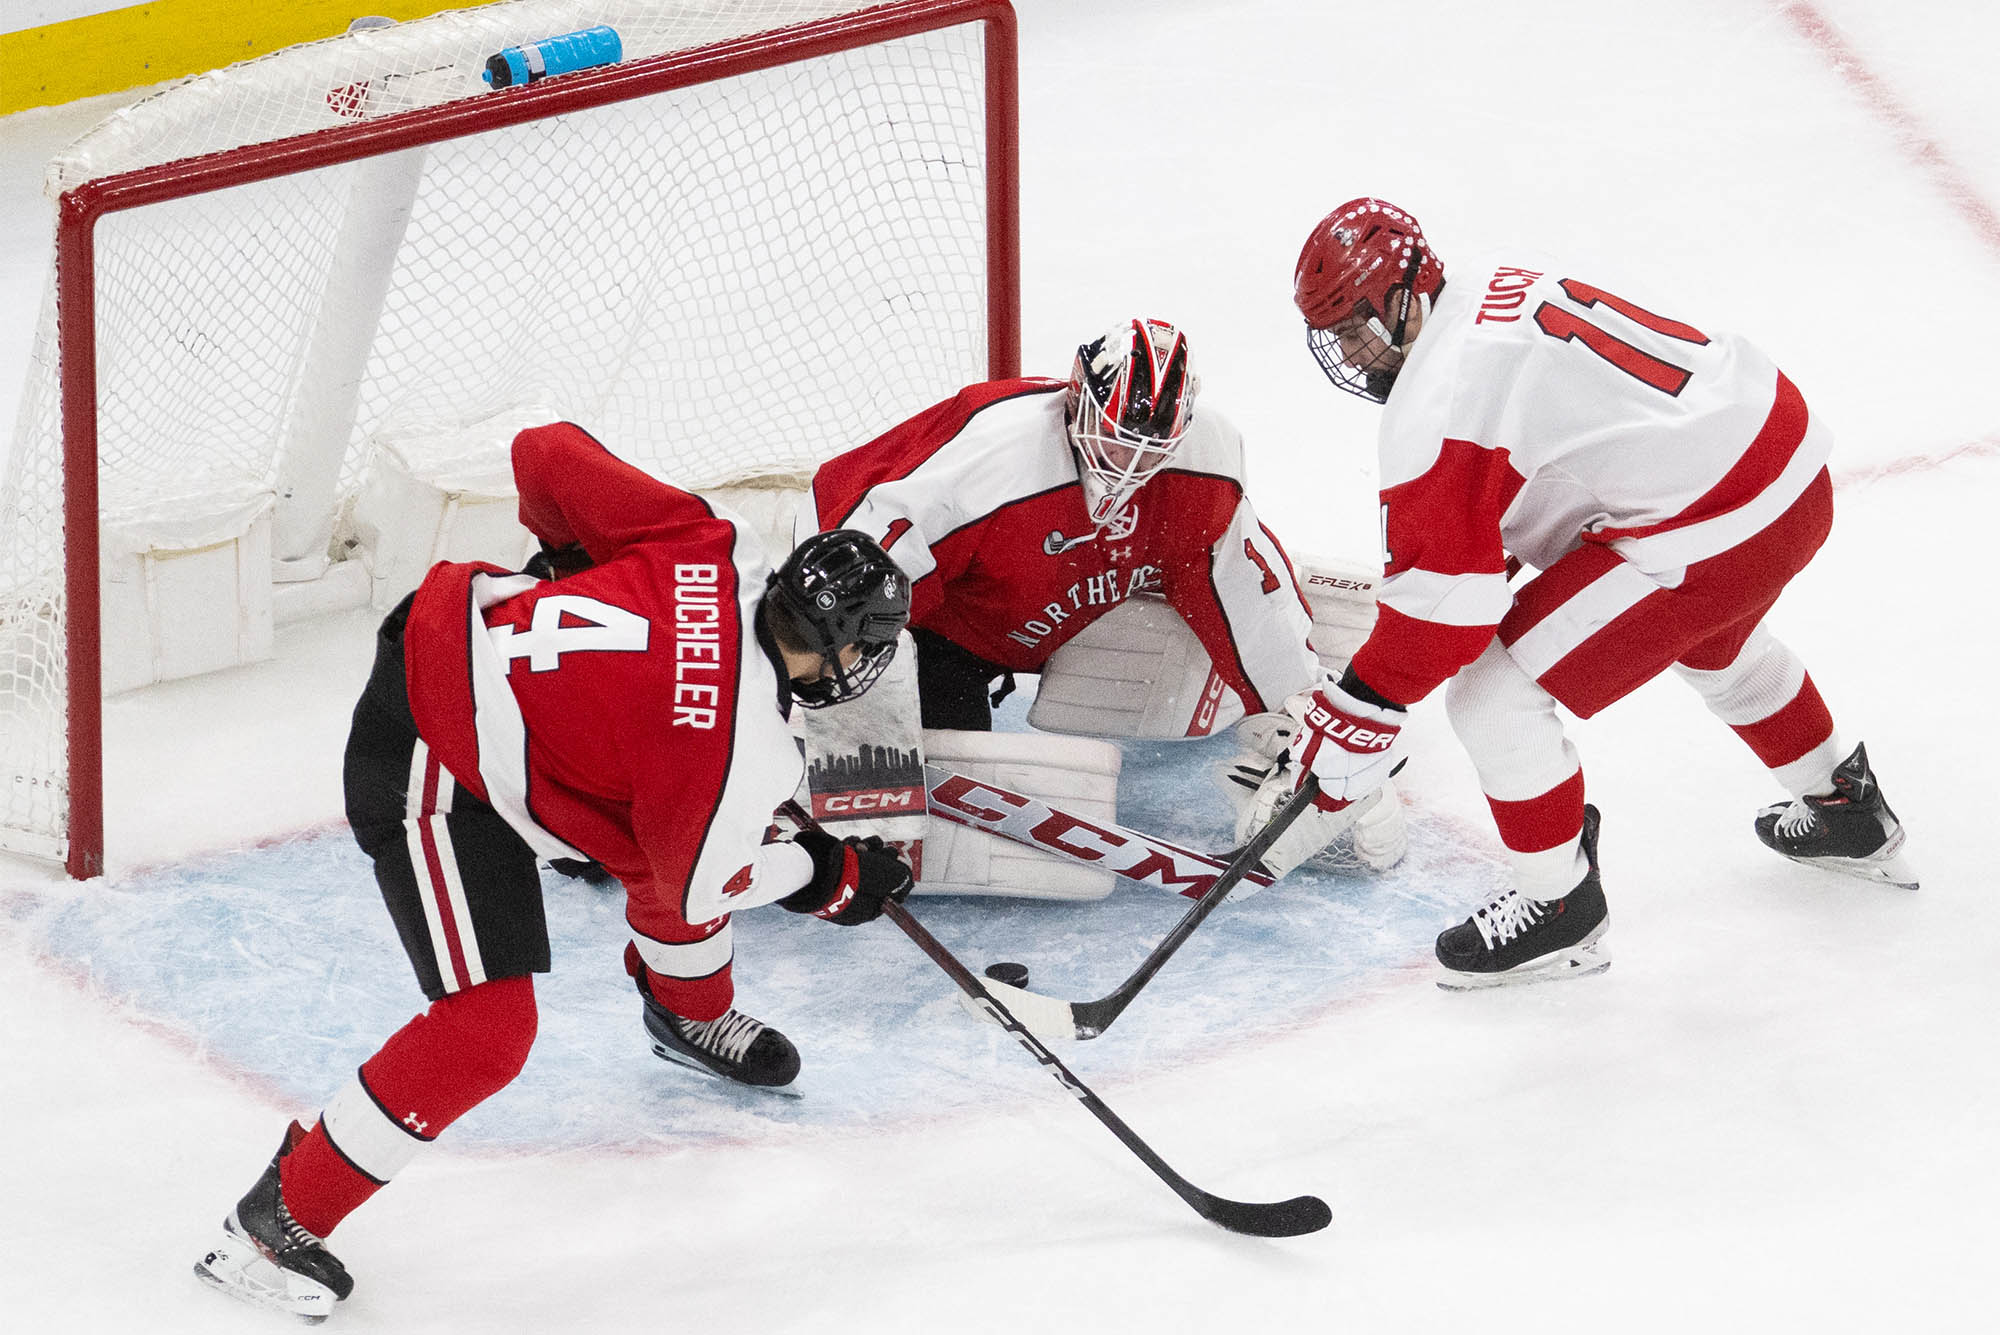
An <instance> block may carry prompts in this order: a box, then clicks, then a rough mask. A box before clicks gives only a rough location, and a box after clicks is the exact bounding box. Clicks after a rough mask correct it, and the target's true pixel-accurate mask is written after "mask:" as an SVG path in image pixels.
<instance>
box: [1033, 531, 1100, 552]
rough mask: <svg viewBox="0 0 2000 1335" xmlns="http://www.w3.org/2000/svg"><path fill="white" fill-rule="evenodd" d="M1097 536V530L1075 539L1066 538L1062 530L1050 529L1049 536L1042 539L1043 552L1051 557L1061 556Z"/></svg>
mask: <svg viewBox="0 0 2000 1335" xmlns="http://www.w3.org/2000/svg"><path fill="white" fill-rule="evenodd" d="M1096 536H1097V530H1096V529H1092V530H1091V531H1090V532H1088V533H1085V534H1082V535H1080V536H1078V537H1074V538H1065V537H1064V536H1063V535H1062V530H1060V529H1050V530H1049V536H1048V537H1046V538H1043V539H1042V551H1043V552H1045V553H1046V554H1048V555H1050V556H1061V555H1062V554H1063V553H1064V552H1066V551H1068V550H1069V549H1070V548H1072V547H1081V546H1083V544H1084V543H1086V542H1089V541H1090V540H1091V539H1092V538H1094V537H1096Z"/></svg>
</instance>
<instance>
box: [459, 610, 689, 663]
mask: <svg viewBox="0 0 2000 1335" xmlns="http://www.w3.org/2000/svg"><path fill="white" fill-rule="evenodd" d="M651 630H652V625H651V623H650V622H648V621H647V620H646V618H644V617H642V616H640V615H639V614H638V613H636V612H628V611H626V610H625V609H624V608H622V607H613V606H612V605H611V604H610V603H605V602H599V601H598V600H597V599H595V598H585V597H583V596H582V595H581V594H574V593H552V594H550V595H549V596H548V597H546V598H544V599H542V600H541V601H540V602H538V603H536V604H535V614H534V617H533V618H532V619H531V620H530V621H529V622H528V628H527V629H526V630H522V629H520V628H519V627H518V626H493V627H491V628H489V629H488V631H487V632H486V633H487V634H489V635H491V636H492V637H493V646H494V648H496V649H498V650H499V651H500V656H501V657H503V658H507V659H515V658H525V659H527V660H528V671H530V672H553V671H555V670H556V669H557V668H559V667H561V666H562V656H563V655H564V654H567V653H606V652H609V653H628V654H633V653H636V654H642V653H644V652H646V640H647V635H648V633H649V632H650V631H651ZM507 666H508V669H509V670H510V671H511V670H512V669H513V664H512V663H511V662H510V663H508V665H507Z"/></svg>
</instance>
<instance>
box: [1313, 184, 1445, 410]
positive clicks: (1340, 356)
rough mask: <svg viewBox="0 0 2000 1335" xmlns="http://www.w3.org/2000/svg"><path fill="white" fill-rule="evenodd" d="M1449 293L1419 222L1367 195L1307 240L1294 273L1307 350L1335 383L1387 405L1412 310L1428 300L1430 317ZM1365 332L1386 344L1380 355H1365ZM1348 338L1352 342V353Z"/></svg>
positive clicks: (1378, 351)
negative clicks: (1436, 301)
mask: <svg viewBox="0 0 2000 1335" xmlns="http://www.w3.org/2000/svg"><path fill="white" fill-rule="evenodd" d="M1443 287H1444V265H1442V264H1441V263H1439V261H1438V258H1437V253H1436V252H1435V251H1433V250H1432V249H1431V245H1430V242H1429V241H1428V240H1426V239H1425V237H1424V229H1423V228H1422V227H1420V226H1419V225H1418V224H1417V220H1416V219H1415V218H1414V217H1412V216H1411V215H1410V214H1409V213H1407V212H1405V211H1404V210H1402V209H1399V208H1397V207H1396V206H1395V205H1394V204H1390V203H1387V202H1385V201H1383V200H1379V199H1370V198H1366V197H1363V198H1361V199H1350V200H1348V201H1347V202H1346V203H1345V204H1342V205H1341V206H1340V207H1339V208H1337V209H1335V210H1334V211H1333V212H1332V213H1329V214H1327V215H1326V217H1324V218H1322V219H1320V220H1319V223H1318V225H1317V226H1315V227H1314V228H1313V230H1312V235H1310V236H1308V237H1307V238H1306V244H1305V249H1304V250H1302V251H1300V252H1299V265H1298V269H1297V270H1296V271H1295V272H1294V273H1293V275H1292V300H1293V301H1294V302H1296V303H1297V304H1298V308H1299V314H1301V315H1303V316H1305V318H1306V345H1307V346H1308V347H1309V348H1310V349H1311V350H1312V354H1313V359H1314V360H1315V361H1317V362H1318V363H1319V365H1320V369H1321V370H1323V371H1325V372H1326V375H1327V378H1328V379H1329V380H1331V381H1333V383H1334V384H1336V385H1338V386H1340V387H1341V388H1342V389H1345V390H1349V391H1351V392H1353V393H1356V394H1360V395H1362V396H1363V397H1364V398H1371V399H1375V400H1377V401H1378V402H1379V401H1381V400H1383V399H1386V398H1388V397H1389V387H1390V386H1391V385H1392V384H1394V383H1395V378H1396V371H1397V370H1398V369H1400V367H1401V365H1402V357H1403V352H1404V346H1405V335H1406V333H1407V331H1408V329H1409V317H1410V310H1411V307H1412V305H1414V304H1415V303H1417V302H1421V303H1422V308H1421V310H1422V315H1428V314H1429V313H1430V303H1431V301H1432V299H1433V298H1435V297H1436V296H1437V294H1438V292H1439V291H1440V290H1441V289H1442V288H1443ZM1398 292H1401V293H1403V294H1404V297H1403V298H1402V299H1400V300H1399V299H1397V297H1396V294H1397V293H1398ZM1422 315H1420V316H1419V317H1418V318H1419V321H1421V319H1422ZM1391 321H1393V322H1394V323H1393V325H1392V324H1390V322H1391ZM1364 329H1365V330H1368V331H1371V332H1372V333H1373V334H1374V335H1375V337H1376V339H1377V340H1379V343H1380V347H1378V348H1377V349H1376V350H1375V355H1373V356H1368V357H1364V356H1360V355H1357V342H1356V341H1355V340H1354V338H1353V336H1354V335H1355V334H1356V333H1357V332H1359V331H1361V330H1364ZM1343 333H1345V334H1348V335H1349V336H1350V341H1349V346H1348V347H1347V348H1345V349H1343V348H1342V346H1341V344H1342V339H1341V337H1340V335H1341V334H1343ZM1360 342H1366V340H1365V339H1363V340H1360Z"/></svg>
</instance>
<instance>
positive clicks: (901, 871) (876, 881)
mask: <svg viewBox="0 0 2000 1335" xmlns="http://www.w3.org/2000/svg"><path fill="white" fill-rule="evenodd" d="M792 842H794V843H796V844H797V845H798V846H799V847H800V848H803V849H804V850H805V851H806V852H807V853H809V854H811V855H812V860H813V878H812V881H811V883H810V884H808V885H807V886H806V887H805V889H803V890H796V891H794V892H792V893H791V894H789V895H786V896H785V897H784V898H783V899H781V900H779V901H778V903H779V904H780V905H782V906H783V907H785V908H788V909H790V910H791V911H792V912H794V913H810V914H812V915H813V916H814V917H815V918H825V919H826V920H827V921H828V922H832V923H838V924H839V925H840V926H842V927H854V926H858V925H859V924H861V923H864V922H873V921H875V919H877V918H879V917H881V916H882V905H883V903H884V902H885V901H887V900H891V899H893V900H895V901H896V902H897V903H898V904H900V903H902V902H903V900H905V899H906V898H908V897H909V893H910V887H911V885H912V884H913V882H912V880H911V878H910V868H909V866H908V865H907V864H906V863H905V862H904V861H903V860H902V859H901V858H900V857H897V856H896V854H895V853H894V852H893V851H891V850H890V848H889V846H888V845H887V844H885V843H883V842H882V839H881V836H879V835H873V834H871V835H868V836H867V837H866V838H863V837H861V836H858V835H857V836H855V837H853V838H851V839H836V838H834V837H833V836H832V835H830V834H828V833H826V832H825V831H824V830H800V831H799V832H798V835H797V836H796V837H795V838H794V839H793V841H792Z"/></svg>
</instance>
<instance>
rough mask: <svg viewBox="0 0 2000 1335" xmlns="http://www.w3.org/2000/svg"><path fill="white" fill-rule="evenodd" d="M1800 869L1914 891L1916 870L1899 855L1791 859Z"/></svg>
mask: <svg viewBox="0 0 2000 1335" xmlns="http://www.w3.org/2000/svg"><path fill="white" fill-rule="evenodd" d="M1792 861H1793V862H1796V863H1798V864H1799V865H1800V866H1801V867H1813V868H1817V869H1818V870H1820V871H1831V872H1838V873H1840V874H1841V875H1842V876H1854V877H1858V878H1860V879H1861V880H1864V881H1868V882H1870V883H1871V884H1874V885H1892V886H1894V887H1896V888H1897V889H1898V890H1915V889H1917V888H1918V886H1917V869H1916V868H1915V867H1912V866H1911V865H1910V864H1909V862H1908V860H1906V859H1905V858H1904V857H1903V855H1902V854H1901V853H1896V854H1892V855H1891V856H1889V857H1886V858H1793V859H1792Z"/></svg>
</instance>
